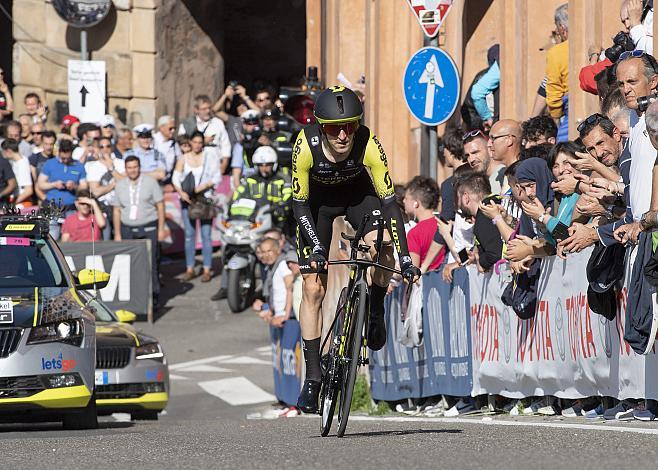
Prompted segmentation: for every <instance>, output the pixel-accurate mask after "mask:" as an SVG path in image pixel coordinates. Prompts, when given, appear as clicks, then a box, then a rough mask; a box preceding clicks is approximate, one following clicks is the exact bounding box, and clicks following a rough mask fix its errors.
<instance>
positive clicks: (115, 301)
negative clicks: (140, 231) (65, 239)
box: [59, 240, 152, 320]
mask: <svg viewBox="0 0 658 470" xmlns="http://www.w3.org/2000/svg"><path fill="white" fill-rule="evenodd" d="M59 246H60V248H61V249H62V252H63V253H64V256H65V257H66V262H67V264H68V265H69V268H70V269H71V271H79V270H81V269H85V268H89V269H99V270H101V271H105V272H107V273H109V274H110V282H109V284H108V285H107V287H105V288H104V289H101V290H100V291H99V292H100V297H101V299H102V300H103V302H104V303H106V304H107V306H108V307H110V308H111V309H112V310H120V309H123V310H129V311H131V312H133V313H135V314H138V315H147V316H148V318H149V320H151V314H152V312H151V310H152V306H151V251H150V250H151V242H150V240H124V241H120V242H96V246H95V254H96V255H95V257H94V256H92V244H91V243H60V245H59Z"/></svg>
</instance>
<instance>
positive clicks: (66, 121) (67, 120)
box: [62, 114, 80, 127]
mask: <svg viewBox="0 0 658 470" xmlns="http://www.w3.org/2000/svg"><path fill="white" fill-rule="evenodd" d="M76 122H80V119H78V118H77V117H75V116H74V115H73V114H67V115H66V116H64V117H63V118H62V127H70V126H72V125H73V124H75V123H76Z"/></svg>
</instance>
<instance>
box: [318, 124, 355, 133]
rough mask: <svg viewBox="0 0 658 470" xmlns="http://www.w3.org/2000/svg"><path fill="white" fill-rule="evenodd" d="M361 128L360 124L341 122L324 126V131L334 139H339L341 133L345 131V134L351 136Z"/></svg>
mask: <svg viewBox="0 0 658 470" xmlns="http://www.w3.org/2000/svg"><path fill="white" fill-rule="evenodd" d="M358 128H359V123H358V122H341V123H340V124H322V130H323V131H324V133H325V134H328V135H330V136H332V137H338V134H340V131H341V130H343V131H345V134H347V135H351V134H354V133H355V132H356V130H357V129H358Z"/></svg>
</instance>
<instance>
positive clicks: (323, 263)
mask: <svg viewBox="0 0 658 470" xmlns="http://www.w3.org/2000/svg"><path fill="white" fill-rule="evenodd" d="M311 263H315V264H316V270H317V272H321V271H324V269H325V268H326V267H327V251H326V250H325V249H324V247H323V246H322V245H315V247H314V248H313V252H312V253H311V256H309V257H308V264H309V265H310V264H311Z"/></svg>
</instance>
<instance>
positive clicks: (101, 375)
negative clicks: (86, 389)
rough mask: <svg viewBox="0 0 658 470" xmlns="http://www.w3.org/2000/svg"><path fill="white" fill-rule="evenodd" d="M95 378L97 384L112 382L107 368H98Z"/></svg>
mask: <svg viewBox="0 0 658 470" xmlns="http://www.w3.org/2000/svg"><path fill="white" fill-rule="evenodd" d="M94 379H95V380H94V383H95V384H96V385H107V384H108V383H109V382H110V380H109V374H108V372H107V371H106V370H97V371H96V375H95V377H94Z"/></svg>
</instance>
